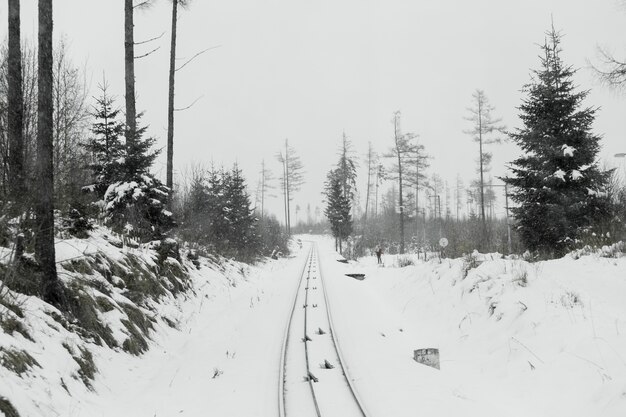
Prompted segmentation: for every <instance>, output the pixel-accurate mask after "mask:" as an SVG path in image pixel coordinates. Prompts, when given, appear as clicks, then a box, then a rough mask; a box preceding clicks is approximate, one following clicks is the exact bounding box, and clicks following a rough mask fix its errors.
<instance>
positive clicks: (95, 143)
mask: <svg viewBox="0 0 626 417" xmlns="http://www.w3.org/2000/svg"><path fill="white" fill-rule="evenodd" d="M99 87H100V91H101V95H100V97H98V98H96V105H95V106H94V108H93V111H92V113H91V115H92V117H93V118H94V119H95V121H94V123H93V125H92V128H91V132H92V134H93V138H91V140H90V141H89V142H88V143H87V144H86V145H85V148H86V149H87V150H88V151H89V152H90V153H91V156H92V159H93V162H92V163H91V164H90V168H91V170H92V172H93V175H94V183H93V185H92V186H91V187H93V189H94V191H95V192H96V195H97V197H98V198H99V199H102V198H103V197H104V194H105V192H106V190H107V188H109V186H110V185H111V184H113V183H114V182H116V181H120V180H121V179H122V175H121V173H122V171H123V168H124V167H123V164H124V157H125V154H126V152H125V151H126V149H125V146H124V143H123V142H122V138H123V135H124V123H123V122H121V121H120V120H118V118H119V114H120V109H118V108H116V107H115V100H114V98H113V97H111V96H109V95H108V94H107V88H108V86H107V84H106V82H103V84H101V85H100V86H99Z"/></svg>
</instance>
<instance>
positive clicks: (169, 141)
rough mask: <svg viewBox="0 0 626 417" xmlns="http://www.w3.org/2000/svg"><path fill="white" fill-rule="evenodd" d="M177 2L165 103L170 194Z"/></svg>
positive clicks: (173, 6) (173, 0) (175, 1)
mask: <svg viewBox="0 0 626 417" xmlns="http://www.w3.org/2000/svg"><path fill="white" fill-rule="evenodd" d="M177 19H178V0H172V38H171V46H170V80H169V81H170V84H169V98H168V102H167V175H166V176H167V179H166V183H167V184H166V185H167V187H168V188H169V189H170V194H171V193H172V190H173V189H174V82H175V80H176V77H175V73H176V21H177Z"/></svg>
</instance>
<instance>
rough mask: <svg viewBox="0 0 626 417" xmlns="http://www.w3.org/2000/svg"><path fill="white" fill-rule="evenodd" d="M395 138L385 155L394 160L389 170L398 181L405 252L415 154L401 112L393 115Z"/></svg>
mask: <svg viewBox="0 0 626 417" xmlns="http://www.w3.org/2000/svg"><path fill="white" fill-rule="evenodd" d="M392 122H393V140H394V144H393V146H392V147H391V149H390V151H389V152H388V153H387V154H386V155H385V157H388V158H393V160H394V162H393V164H392V167H391V169H390V170H389V174H390V178H392V179H395V180H397V181H398V208H399V213H398V216H399V221H400V253H404V220H405V219H404V195H403V194H404V185H405V183H406V182H407V180H408V178H407V174H408V173H409V172H410V165H411V160H413V158H414V155H415V144H414V143H413V139H415V138H416V137H417V136H416V135H415V134H414V133H402V129H401V127H400V112H399V111H397V112H395V113H394V115H393V121H392Z"/></svg>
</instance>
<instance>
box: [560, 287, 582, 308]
mask: <svg viewBox="0 0 626 417" xmlns="http://www.w3.org/2000/svg"><path fill="white" fill-rule="evenodd" d="M561 304H563V307H568V308H574V307H575V306H577V305H578V306H581V307H582V306H583V301H582V300H581V298H580V296H579V295H578V294H576V293H575V292H574V291H566V292H565V294H563V295H562V296H561Z"/></svg>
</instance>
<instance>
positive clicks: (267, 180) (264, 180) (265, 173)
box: [257, 159, 275, 218]
mask: <svg viewBox="0 0 626 417" xmlns="http://www.w3.org/2000/svg"><path fill="white" fill-rule="evenodd" d="M259 174H260V178H259V185H258V189H257V196H258V199H259V203H260V205H261V218H263V217H264V216H265V198H266V197H274V196H273V195H272V194H270V191H271V190H272V189H274V188H275V187H274V185H273V184H272V181H273V180H274V176H273V174H272V171H271V170H269V169H268V168H267V167H266V166H265V159H264V160H262V161H261V171H260V172H259Z"/></svg>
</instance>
